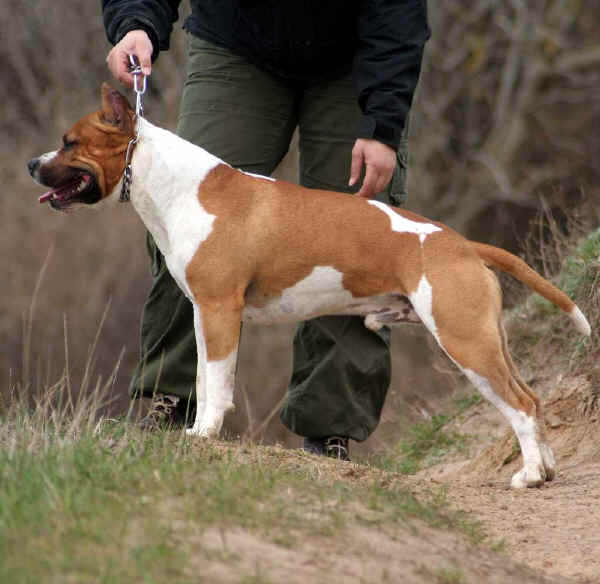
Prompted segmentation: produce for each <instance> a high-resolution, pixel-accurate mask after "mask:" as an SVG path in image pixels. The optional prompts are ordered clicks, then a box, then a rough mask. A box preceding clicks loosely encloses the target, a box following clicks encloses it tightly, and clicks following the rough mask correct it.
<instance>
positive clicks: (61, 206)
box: [39, 172, 100, 211]
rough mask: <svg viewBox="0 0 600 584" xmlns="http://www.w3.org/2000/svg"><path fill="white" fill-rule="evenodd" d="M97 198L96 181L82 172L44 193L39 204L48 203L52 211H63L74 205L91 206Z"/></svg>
mask: <svg viewBox="0 0 600 584" xmlns="http://www.w3.org/2000/svg"><path fill="white" fill-rule="evenodd" d="M99 198H100V196H99V193H98V189H97V187H96V180H95V179H94V177H93V176H92V175H91V174H89V173H87V172H82V173H81V174H79V175H78V176H77V177H76V178H75V179H73V180H70V181H69V182H68V183H66V184H64V185H62V186H59V187H56V188H54V189H52V190H51V191H48V192H47V193H44V194H43V195H42V196H41V197H40V198H39V202H40V203H46V202H50V205H51V206H52V207H53V208H54V209H58V210H61V211H64V210H65V209H67V208H68V207H70V206H71V205H73V204H75V203H84V204H92V203H95V202H97V201H98V199H99Z"/></svg>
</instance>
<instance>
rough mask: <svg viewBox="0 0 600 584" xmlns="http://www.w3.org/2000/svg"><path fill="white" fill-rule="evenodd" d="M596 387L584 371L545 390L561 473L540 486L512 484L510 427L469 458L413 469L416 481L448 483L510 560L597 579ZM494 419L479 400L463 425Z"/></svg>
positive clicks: (599, 471)
mask: <svg viewBox="0 0 600 584" xmlns="http://www.w3.org/2000/svg"><path fill="white" fill-rule="evenodd" d="M597 393H598V389H597V388H594V387H592V384H591V383H590V382H589V381H588V380H587V379H586V378H585V377H578V378H572V379H566V380H561V382H560V383H559V384H558V386H557V388H556V389H555V390H554V391H553V393H551V394H550V396H549V397H548V398H547V400H546V409H545V416H546V420H547V421H548V422H549V424H548V425H549V431H548V440H549V442H550V445H551V446H552V448H553V450H554V453H555V456H556V459H557V464H558V474H557V477H556V479H555V480H554V481H553V482H551V483H546V485H545V486H544V487H543V488H541V489H528V490H523V491H516V490H512V489H510V488H508V484H509V481H510V476H511V475H512V473H514V472H516V471H517V470H518V469H519V467H520V465H521V460H520V457H517V458H516V459H515V460H512V461H511V462H508V463H506V460H507V459H510V458H511V452H512V451H513V449H514V438H513V436H512V433H510V432H503V434H502V436H501V437H500V438H498V439H496V440H493V441H491V443H490V445H489V446H488V447H487V448H485V450H483V452H481V453H480V454H479V455H477V456H475V457H474V458H472V459H470V460H466V461H462V462H458V461H452V462H450V463H446V464H441V465H437V466H436V467H432V468H430V469H427V470H426V471H424V472H423V473H421V474H420V475H417V477H415V482H414V485H415V488H416V489H417V490H419V489H422V488H429V487H431V485H432V484H436V485H440V484H445V485H447V487H448V499H449V501H450V503H451V505H452V506H455V507H456V508H458V509H462V510H464V511H469V512H471V513H472V514H473V516H474V517H475V518H477V519H479V520H480V521H481V522H482V524H483V526H484V529H485V531H486V532H487V533H488V534H489V537H490V538H491V539H492V540H495V541H496V542H498V545H499V546H500V547H502V548H503V549H504V550H505V551H506V554H507V555H508V556H509V557H510V558H511V559H512V560H515V561H517V562H521V563H523V564H525V565H527V566H529V567H531V568H533V569H534V570H535V571H539V572H542V573H543V574H546V575H549V576H562V577H566V578H568V579H570V580H572V581H576V582H586V583H587V582H590V583H591V582H594V583H596V582H600V482H599V479H600V422H599V419H598V417H599V416H598V406H597V401H598V395H597ZM474 418H475V420H474ZM477 418H478V419H477ZM496 419H497V418H496V414H495V412H494V411H493V410H491V409H489V408H488V407H487V406H486V405H482V406H479V412H478V413H476V414H475V416H473V415H471V417H470V418H469V420H468V421H467V422H466V423H465V425H466V426H467V430H468V426H469V425H470V426H477V427H478V428H480V429H481V428H482V427H485V426H486V425H487V426H488V427H493V426H495V421H496ZM458 427H459V428H460V424H459V425H458Z"/></svg>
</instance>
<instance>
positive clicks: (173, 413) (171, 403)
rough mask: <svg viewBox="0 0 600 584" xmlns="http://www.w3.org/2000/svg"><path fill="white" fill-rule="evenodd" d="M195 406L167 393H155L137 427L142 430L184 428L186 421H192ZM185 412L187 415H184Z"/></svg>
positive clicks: (186, 425)
mask: <svg viewBox="0 0 600 584" xmlns="http://www.w3.org/2000/svg"><path fill="white" fill-rule="evenodd" d="M195 410H196V407H195V405H194V404H190V406H189V411H188V402H187V400H185V399H183V398H181V397H179V396H177V395H171V394H168V393H155V394H154V395H153V396H152V403H151V404H150V409H149V410H148V413H147V414H146V415H145V416H144V417H143V418H142V420H141V421H140V423H139V427H140V428H141V429H142V430H148V431H153V430H164V429H166V428H169V429H177V428H186V427H188V424H187V421H188V420H189V421H190V425H191V422H193V420H194V416H195ZM186 414H187V415H186Z"/></svg>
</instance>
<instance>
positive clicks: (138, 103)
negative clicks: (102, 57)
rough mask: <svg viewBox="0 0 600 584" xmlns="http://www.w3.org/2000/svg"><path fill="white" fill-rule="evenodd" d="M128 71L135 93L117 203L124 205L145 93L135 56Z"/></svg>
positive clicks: (142, 114)
mask: <svg viewBox="0 0 600 584" xmlns="http://www.w3.org/2000/svg"><path fill="white" fill-rule="evenodd" d="M129 63H130V65H129V69H130V72H131V74H132V75H133V89H134V91H135V96H136V97H135V122H136V130H135V136H134V137H133V138H132V139H131V140H130V141H129V144H127V152H126V154H125V173H124V174H123V182H122V184H121V196H120V197H119V201H120V202H121V203H126V202H127V201H130V200H131V174H132V172H131V157H132V155H133V147H134V146H135V144H136V143H137V141H138V130H139V120H140V118H142V117H144V105H143V104H142V95H143V94H144V93H145V92H146V76H145V75H144V74H143V73H142V67H141V65H140V63H139V61H138V58H137V57H136V56H135V55H129ZM140 76H141V78H142V83H141V87H139V86H138V79H139V77H140Z"/></svg>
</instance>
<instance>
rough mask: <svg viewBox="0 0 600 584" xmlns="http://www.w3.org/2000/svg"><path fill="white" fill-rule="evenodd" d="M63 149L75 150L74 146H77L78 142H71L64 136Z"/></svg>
mask: <svg viewBox="0 0 600 584" xmlns="http://www.w3.org/2000/svg"><path fill="white" fill-rule="evenodd" d="M62 141H63V149H64V150H69V148H73V146H76V145H77V140H69V138H68V137H67V136H63V139H62Z"/></svg>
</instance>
